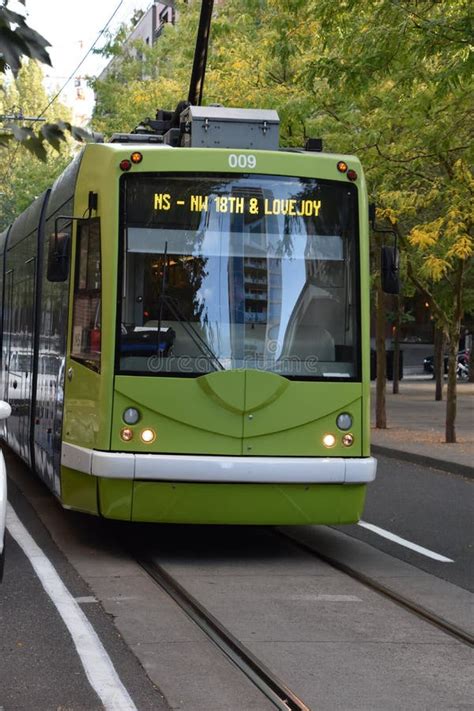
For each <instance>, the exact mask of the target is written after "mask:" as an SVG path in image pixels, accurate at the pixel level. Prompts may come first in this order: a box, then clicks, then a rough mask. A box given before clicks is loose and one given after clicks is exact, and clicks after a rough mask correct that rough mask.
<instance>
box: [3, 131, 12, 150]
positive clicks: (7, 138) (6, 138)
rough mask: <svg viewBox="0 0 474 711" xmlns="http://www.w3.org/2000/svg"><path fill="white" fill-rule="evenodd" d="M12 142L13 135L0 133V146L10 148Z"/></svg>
mask: <svg viewBox="0 0 474 711" xmlns="http://www.w3.org/2000/svg"><path fill="white" fill-rule="evenodd" d="M11 140H12V135H11V133H0V146H2V147H3V148H8V146H9V144H10V141H11Z"/></svg>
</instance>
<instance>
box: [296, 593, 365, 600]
mask: <svg viewBox="0 0 474 711" xmlns="http://www.w3.org/2000/svg"><path fill="white" fill-rule="evenodd" d="M289 599H290V600H308V601H311V602H362V600H361V599H360V597H357V596H356V595H324V594H321V595H317V594H315V595H311V594H308V595H290V598H289Z"/></svg>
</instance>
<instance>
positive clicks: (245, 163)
mask: <svg viewBox="0 0 474 711" xmlns="http://www.w3.org/2000/svg"><path fill="white" fill-rule="evenodd" d="M229 165H230V167H231V168H255V167H256V166H257V159H256V157H255V156H253V155H247V154H246V153H239V154H237V153H231V154H230V156H229Z"/></svg>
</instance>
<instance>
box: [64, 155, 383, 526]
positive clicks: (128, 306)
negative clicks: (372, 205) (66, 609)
mask: <svg viewBox="0 0 474 711" xmlns="http://www.w3.org/2000/svg"><path fill="white" fill-rule="evenodd" d="M135 149H138V147H135V146H132V148H131V149H130V147H124V146H120V147H118V146H90V147H88V148H87V149H86V151H85V154H84V158H83V164H82V166H81V174H80V179H79V184H82V185H83V188H82V190H81V191H79V196H80V197H82V199H83V200H84V198H85V197H86V195H87V194H88V193H89V192H90V191H91V190H93V191H95V192H97V194H98V205H99V210H98V211H99V216H98V221H97V225H95V226H92V224H90V225H89V226H88V227H87V230H88V232H87V241H88V244H92V242H91V240H92V239H93V237H94V235H95V236H97V230H98V231H99V232H100V245H101V264H102V269H101V275H102V282H101V284H99V281H98V277H97V278H96V277H95V276H94V269H93V265H94V264H97V263H98V256H97V255H95V256H94V254H93V255H92V257H91V258H90V260H89V263H90V265H91V269H90V271H91V273H90V274H87V273H86V272H84V270H82V271H83V272H84V273H81V266H80V265H81V262H84V259H86V256H85V252H84V255H83V259H82V260H81V258H80V252H79V251H77V250H80V249H81V244H84V239H85V238H81V237H80V236H79V231H78V237H77V240H76V254H75V263H74V264H75V266H74V269H75V272H76V273H75V275H74V277H73V278H74V280H75V282H74V283H75V290H76V291H75V296H74V297H73V300H72V301H73V303H71V305H70V317H71V321H72V323H73V325H72V330H71V332H70V341H69V348H70V357H69V360H68V363H67V366H69V370H68V372H69V373H71V372H72V375H71V378H70V380H67V381H66V393H65V412H66V418H65V430H66V436H64V440H65V441H64V444H63V480H64V487H63V492H64V494H65V495H66V499H67V501H65V503H66V505H70V506H74V507H76V505H75V498H77V497H79V496H80V497H82V499H81V500H82V501H83V502H84V501H86V500H91V501H92V498H93V492H92V485H91V484H90V483H89V482H90V480H92V481H94V482H97V486H98V498H97V501H98V503H97V505H96V506H97V512H100V513H102V514H104V515H107V516H111V517H115V518H130V519H136V520H156V521H190V522H191V521H199V522H216V523H217V522H224V523H225V522H228V523H308V522H326V523H329V522H349V521H355V520H357V519H358V518H359V517H360V515H361V511H362V506H363V500H364V495H365V485H366V483H367V482H368V481H370V480H371V479H372V478H373V477H374V475H375V465H374V460H373V459H372V458H371V457H370V454H369V443H368V442H369V440H368V437H369V422H368V294H367V293H366V292H367V286H368V245H367V224H366V214H367V204H366V198H365V186H364V180H363V175H362V171H361V168H360V165H359V163H358V161H357V160H356V159H354V158H348V157H346V158H345V160H346V161H347V162H348V163H350V165H351V167H352V168H353V169H355V170H356V171H357V174H358V176H359V177H358V180H357V183H355V182H352V181H350V180H348V178H347V176H346V175H341V173H340V172H339V170H338V168H337V163H338V160H339V157H337V156H329V155H321V154H290V153H284V152H270V151H260V152H258V151H255V152H250V151H239V152H238V153H236V152H235V151H230V150H229V151H227V150H222V149H220V150H212V149H186V150H177V149H176V150H174V149H169V148H168V149H167V148H156V147H154V148H151V147H140V148H139V150H140V152H141V154H142V160H140V162H139V163H138V164H137V165H132V166H131V169H130V170H127V171H124V170H123V161H124V160H125V159H126V157H127V156H130V153H131V151H133V150H135ZM244 164H245V165H244ZM204 168H205V170H204ZM243 168H245V170H244V169H243ZM105 208H106V209H105ZM112 209H114V210H115V216H113V212H112ZM362 216H363V217H362ZM91 230H92V232H91ZM94 230H96V231H95V232H94ZM86 261H87V259H86ZM81 279H82V280H83V282H84V287H85V286H86V282H87V279H89V281H90V284H89V292H88V295H87V299H86V300H85V301H83V303H82V306H81V307H79V306H78V305H77V302H78V300H79V291H80V290H79V289H78V286H77V285H78V283H79V284H80V283H81ZM94 279H96V281H95V282H94ZM94 289H95V291H94ZM86 304H87V313H88V315H87V318H86V319H85V321H84V323H86V322H87V324H86V325H87V331H88V333H87V338H85V336H84V333H82V332H81V327H80V326H81V314H82V313H83V311H84V308H85V306H86ZM81 309H82V310H81ZM74 310H75V311H74ZM86 341H87V343H88V344H89V345H88V353H89V355H88V358H83V359H81V357H80V353H78V349H79V351H80V349H81V347H82V346H81V344H83V343H84V342H86ZM99 341H100V349H99V350H100V356H99V355H98V352H99V351H98V350H97V348H96V350H95V351H94V344H95V345H97V343H98V342H99ZM74 349H76V351H75V350H74ZM91 353H92V354H94V353H95V355H92V357H91ZM78 356H79V357H78ZM94 358H96V359H98V360H96V361H95V362H94ZM86 370H87V371H88V372H87V373H86V372H85V371H86ZM94 383H95V384H94ZM86 393H87V395H86ZM81 431H82V433H81ZM82 474H86V475H87V476H88V477H89V480H87V481H86V480H84V477H83V476H82ZM63 498H64V496H63ZM78 508H87V506H84V505H83V506H82V507H81V506H78Z"/></svg>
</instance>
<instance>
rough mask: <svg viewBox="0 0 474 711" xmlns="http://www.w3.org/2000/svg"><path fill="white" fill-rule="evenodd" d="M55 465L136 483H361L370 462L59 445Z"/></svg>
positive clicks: (371, 471)
mask: <svg viewBox="0 0 474 711" xmlns="http://www.w3.org/2000/svg"><path fill="white" fill-rule="evenodd" d="M61 463H62V465H63V466H65V467H69V468H70V469H75V470H76V471H80V472H83V473H85V474H91V475H92V476H100V477H106V478H110V479H134V480H138V481H143V480H146V481H182V482H184V481H186V482H198V481H199V482H216V483H219V482H240V483H248V484H257V483H266V484H271V483H274V484H283V483H284V484H366V483H368V482H370V481H373V480H374V479H375V473H376V469H377V461H376V460H375V459H374V458H373V457H360V458H353V459H351V458H343V457H224V456H209V455H193V454H127V453H124V452H100V451H97V450H94V449H85V448H84V447H78V446H77V445H74V444H68V443H67V442H63V446H62V452H61Z"/></svg>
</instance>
